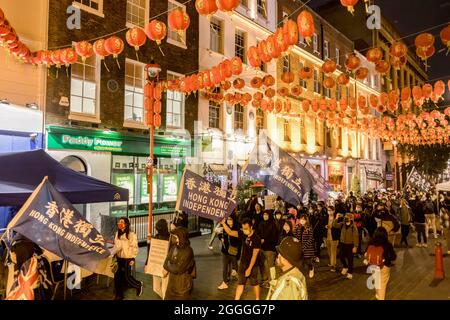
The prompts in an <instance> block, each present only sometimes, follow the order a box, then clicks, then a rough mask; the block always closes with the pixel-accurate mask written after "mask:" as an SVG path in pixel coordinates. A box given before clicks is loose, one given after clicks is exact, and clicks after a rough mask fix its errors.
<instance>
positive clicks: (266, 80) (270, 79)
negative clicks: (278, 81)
mask: <svg viewBox="0 0 450 320" xmlns="http://www.w3.org/2000/svg"><path fill="white" fill-rule="evenodd" d="M263 83H264V85H265V86H266V87H271V86H273V85H274V84H275V78H274V77H273V76H271V75H270V74H268V75H266V76H265V77H264V78H263Z"/></svg>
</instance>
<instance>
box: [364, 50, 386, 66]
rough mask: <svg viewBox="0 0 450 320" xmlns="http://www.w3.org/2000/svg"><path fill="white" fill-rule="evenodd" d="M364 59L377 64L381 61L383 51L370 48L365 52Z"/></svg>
mask: <svg viewBox="0 0 450 320" xmlns="http://www.w3.org/2000/svg"><path fill="white" fill-rule="evenodd" d="M366 58H367V60H369V61H370V62H372V63H377V62H379V61H381V60H382V59H383V51H382V50H381V49H380V48H372V49H370V50H369V51H367V54H366Z"/></svg>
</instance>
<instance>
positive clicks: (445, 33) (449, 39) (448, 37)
mask: <svg viewBox="0 0 450 320" xmlns="http://www.w3.org/2000/svg"><path fill="white" fill-rule="evenodd" d="M439 35H440V37H441V40H442V43H443V44H444V45H445V46H446V47H447V48H448V50H447V53H448V51H449V50H450V25H448V26H446V27H445V28H444V29H442V31H441V32H440V34H439Z"/></svg>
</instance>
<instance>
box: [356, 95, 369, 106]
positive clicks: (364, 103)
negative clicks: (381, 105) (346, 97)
mask: <svg viewBox="0 0 450 320" xmlns="http://www.w3.org/2000/svg"><path fill="white" fill-rule="evenodd" d="M358 107H359V108H361V109H363V108H366V107H367V98H366V97H365V96H359V97H358Z"/></svg>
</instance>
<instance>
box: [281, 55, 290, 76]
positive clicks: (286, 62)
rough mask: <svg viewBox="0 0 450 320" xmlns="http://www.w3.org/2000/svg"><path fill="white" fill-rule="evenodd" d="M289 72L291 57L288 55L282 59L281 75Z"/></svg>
mask: <svg viewBox="0 0 450 320" xmlns="http://www.w3.org/2000/svg"><path fill="white" fill-rule="evenodd" d="M290 71H291V56H290V55H289V54H287V55H285V56H284V57H283V73H285V72H290Z"/></svg>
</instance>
